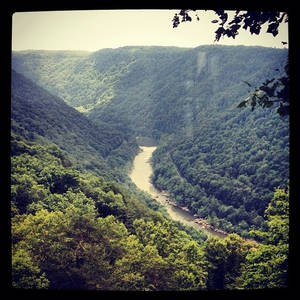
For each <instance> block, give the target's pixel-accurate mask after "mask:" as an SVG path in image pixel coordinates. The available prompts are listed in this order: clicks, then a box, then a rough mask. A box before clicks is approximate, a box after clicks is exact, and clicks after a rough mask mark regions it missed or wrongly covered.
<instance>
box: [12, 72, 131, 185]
mask: <svg viewBox="0 0 300 300" xmlns="http://www.w3.org/2000/svg"><path fill="white" fill-rule="evenodd" d="M11 109H12V114H11V117H12V122H11V129H12V132H14V133H16V134H19V135H21V136H22V137H24V138H26V139H27V140H31V141H35V142H39V143H42V144H51V143H54V144H56V145H58V146H59V147H60V148H61V149H62V150H63V151H66V152H67V153H68V154H69V156H70V158H71V162H72V163H73V164H74V165H76V166H77V167H78V168H79V169H81V170H93V171H94V172H96V173H97V174H99V175H104V176H107V178H115V179H117V177H116V174H113V173H114V172H113V171H112V168H114V167H115V166H116V165H117V167H118V168H121V167H122V166H124V164H126V162H128V160H130V159H132V158H133V157H134V155H135V154H136V152H137V145H136V142H135V140H134V139H132V138H129V137H128V136H126V135H124V134H122V133H120V132H118V131H116V130H113V129H112V128H110V127H109V126H107V125H106V124H104V123H103V124H101V125H100V124H99V123H98V125H96V124H94V123H93V122H91V121H90V120H89V119H87V118H86V117H85V116H84V115H82V114H81V113H79V112H78V111H76V110H75V109H73V108H72V107H70V106H69V105H67V104H66V103H65V102H64V101H62V100H61V99H59V98H58V97H56V96H53V95H52V94H50V93H49V92H47V91H46V90H44V89H43V88H41V87H39V86H37V85H36V84H35V83H33V82H32V81H31V80H29V79H27V78H25V77H24V76H23V75H21V74H18V73H17V72H15V71H14V70H13V71H12V105H11ZM130 147H131V149H129V148H130ZM130 150H131V151H130ZM118 151H119V152H121V157H119V156H118ZM122 151H124V153H122ZM112 152H113V153H114V157H113V158H111V154H112ZM122 159H123V160H122ZM116 160H117V161H118V162H117V163H116Z"/></svg>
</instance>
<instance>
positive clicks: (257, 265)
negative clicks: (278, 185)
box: [240, 189, 289, 289]
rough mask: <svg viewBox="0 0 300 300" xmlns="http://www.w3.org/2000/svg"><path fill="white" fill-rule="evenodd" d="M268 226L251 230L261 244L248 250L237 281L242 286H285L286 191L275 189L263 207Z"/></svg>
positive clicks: (286, 273)
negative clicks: (261, 239) (264, 229)
mask: <svg viewBox="0 0 300 300" xmlns="http://www.w3.org/2000/svg"><path fill="white" fill-rule="evenodd" d="M265 213H266V216H267V219H268V221H267V224H268V230H267V231H266V232H260V231H253V232H252V234H253V235H257V236H259V237H260V238H261V237H263V241H262V244H261V245H260V246H259V247H258V248H257V249H255V250H253V251H251V252H250V253H248V255H247V257H246V262H245V265H244V267H243V269H244V271H243V274H242V275H241V279H240V281H241V282H242V288H247V289H267V288H286V287H287V286H288V256H289V191H285V190H283V189H277V190H276V191H275V193H274V196H273V198H272V201H271V202H270V203H269V205H268V208H267V209H266V212H265Z"/></svg>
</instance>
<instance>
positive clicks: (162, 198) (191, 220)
mask: <svg viewBox="0 0 300 300" xmlns="http://www.w3.org/2000/svg"><path fill="white" fill-rule="evenodd" d="M140 149H141V152H139V153H138V154H137V156H136V157H135V159H134V161H133V166H132V169H131V171H130V173H129V177H130V178H131V180H132V181H133V183H135V185H136V186H137V187H138V188H139V189H140V190H142V191H145V192H147V193H148V194H150V195H151V196H152V197H153V198H154V199H155V200H156V201H157V202H159V203H160V204H162V205H163V206H164V207H165V208H166V210H167V213H168V214H169V216H170V217H171V219H173V220H174V221H180V222H181V223H183V224H184V225H188V226H192V227H194V228H196V229H198V230H199V229H200V230H202V231H204V232H205V233H206V234H207V235H215V236H218V237H221V238H224V237H225V235H224V234H222V233H218V232H215V231H213V230H209V229H206V228H204V227H203V226H201V225H200V224H198V223H195V219H196V217H194V216H193V215H192V214H191V213H189V212H187V211H185V210H183V209H182V208H180V207H176V206H174V205H171V204H170V201H171V202H173V201H172V200H171V199H170V198H169V197H168V196H167V195H166V194H165V193H162V192H159V191H158V190H157V189H156V188H155V187H154V186H153V184H152V183H151V180H150V176H151V174H152V166H151V164H150V159H151V157H152V153H153V152H154V150H155V149H156V147H145V146H140Z"/></svg>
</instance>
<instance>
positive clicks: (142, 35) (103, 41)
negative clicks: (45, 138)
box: [12, 10, 288, 51]
mask: <svg viewBox="0 0 300 300" xmlns="http://www.w3.org/2000/svg"><path fill="white" fill-rule="evenodd" d="M178 12H179V10H77V11H76V10H74V11H72V10H70V11H48V12H47V11H45V12H17V13H14V14H13V20H12V50H16V51H17V50H28V49H31V50H33V49H34V50H42V49H43V50H88V51H97V50H99V49H102V48H117V47H123V46H138V45H139V46H148V45H160V46H177V47H197V46H200V45H207V44H214V39H215V34H214V32H215V30H216V29H217V28H218V26H217V24H213V23H211V21H212V20H214V19H216V17H217V15H216V14H215V13H214V12H213V11H206V12H205V11H199V17H200V21H197V20H196V19H194V20H193V21H192V22H186V23H182V24H180V25H179V27H177V28H173V27H172V19H173V16H174V14H175V13H178ZM279 29H280V30H279V34H278V36H277V37H276V38H274V37H273V36H272V35H271V34H266V33H262V32H261V34H260V35H258V36H256V35H250V33H249V32H247V33H246V32H245V31H244V30H241V31H240V34H239V35H238V36H237V37H236V38H235V39H232V38H221V40H220V41H219V42H217V43H215V44H222V45H247V46H252V45H258V46H265V47H277V48H281V47H282V44H281V41H285V42H288V25H287V23H284V24H281V26H280V28H279ZM262 31H263V30H262ZM265 31H266V29H264V32H265Z"/></svg>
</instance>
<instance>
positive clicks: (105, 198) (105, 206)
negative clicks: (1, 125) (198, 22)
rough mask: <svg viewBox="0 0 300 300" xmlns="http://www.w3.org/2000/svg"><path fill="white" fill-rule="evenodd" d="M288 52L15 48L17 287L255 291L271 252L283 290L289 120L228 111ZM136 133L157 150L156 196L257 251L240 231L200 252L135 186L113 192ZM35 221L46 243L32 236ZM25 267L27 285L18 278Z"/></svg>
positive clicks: (278, 72)
mask: <svg viewBox="0 0 300 300" xmlns="http://www.w3.org/2000/svg"><path fill="white" fill-rule="evenodd" d="M287 54H288V53H287V50H284V49H272V48H263V47H244V46H201V47H197V48H176V47H155V46H149V47H134V46H132V47H123V48H118V49H103V50H100V51H96V52H78V51H74V52H73V51H20V52H13V53H12V69H13V70H12V101H11V103H12V115H11V119H12V121H11V126H12V127H11V129H12V136H13V144H12V145H13V154H12V155H13V156H14V157H13V164H14V165H13V168H12V169H13V176H12V182H13V188H12V194H13V209H12V212H13V216H14V221H13V224H14V234H15V236H16V237H17V238H16V239H15V240H14V243H15V245H14V247H15V248H14V251H15V252H14V255H15V256H14V265H15V266H16V267H15V270H16V275H14V276H15V277H14V278H15V280H16V282H19V284H20V285H24V286H30V284H34V285H35V286H42V287H50V288H67V289H68V288H71V289H73V288H76V287H79V288H80V289H81V288H82V289H89V288H91V289H132V290H162V289H166V290H177V289H188V290H190V289H196V290H197V289H206V288H208V289H223V288H229V289H230V288H233V287H234V288H236V287H242V288H243V287H247V288H251V287H255V288H256V287H258V286H259V284H258V283H257V284H256V281H255V280H254V281H253V278H255V279H257V276H266V278H269V277H268V274H265V273H264V271H261V268H263V270H267V269H268V268H267V267H265V263H266V262H265V261H264V260H263V258H262V257H263V256H264V255H266V257H272V259H271V261H272V263H273V264H272V267H271V268H273V269H274V270H275V271H274V272H273V273H272V274H275V275H274V278H273V277H272V279H271V280H270V282H272V284H274V285H275V286H284V285H285V284H286V283H285V282H286V277H285V276H286V267H285V266H286V264H287V246H288V242H287V239H288V234H287V232H288V225H287V224H288V223H287V222H288V215H287V209H286V208H287V205H288V204H287V202H286V199H288V192H287V189H288V184H289V182H288V181H289V120H288V117H285V118H282V117H280V116H279V115H278V114H277V113H276V108H273V107H271V108H267V109H262V108H256V109H255V110H254V111H251V110H250V109H248V108H245V109H240V108H237V105H238V104H239V102H240V101H241V100H242V99H244V98H245V97H247V96H248V93H249V92H251V90H252V91H253V89H255V87H256V86H259V85H261V84H262V82H264V81H265V80H266V79H271V78H273V77H279V76H282V75H283V74H284V72H285V71H284V67H285V65H286V63H287ZM249 85H251V87H249ZM136 137H140V139H137V140H141V137H144V138H145V137H146V138H148V139H147V140H148V141H151V140H154V141H155V142H156V144H157V150H156V151H155V152H154V154H153V157H152V167H153V176H152V182H153V184H154V185H155V186H156V188H157V189H159V190H164V191H167V192H168V194H169V195H170V197H171V198H172V199H173V200H174V201H175V202H176V203H177V204H178V205H180V206H185V207H186V208H187V209H188V210H189V211H190V212H191V213H192V214H194V215H195V216H197V217H199V218H202V219H204V220H206V222H208V223H210V224H212V225H214V226H215V227H217V228H221V229H223V230H224V231H226V232H227V233H238V234H239V235H241V236H242V237H244V238H251V237H252V233H253V232H252V230H255V232H256V233H257V236H258V237H257V239H258V241H260V242H262V243H263V246H262V247H261V248H259V251H256V250H257V248H256V247H258V246H255V247H254V250H253V245H250V244H247V242H245V241H243V240H242V239H241V238H240V237H239V236H237V235H235V234H233V235H230V234H229V235H228V237H227V238H225V240H224V241H220V240H215V239H207V242H204V240H205V239H206V237H204V236H203V235H201V234H200V235H199V234H196V233H195V232H192V233H191V232H190V231H189V230H188V229H186V228H185V229H184V230H185V231H186V232H188V233H189V234H186V233H184V232H183V231H181V230H179V229H178V227H176V226H175V225H174V224H173V223H171V222H169V221H168V220H167V219H166V218H165V217H164V216H163V215H161V214H160V213H157V212H153V211H152V210H150V209H149V208H146V207H145V206H144V204H141V205H140V204H139V203H140V201H142V202H143V201H144V200H145V199H144V198H143V197H144V196H141V195H139V196H138V195H137V194H134V193H132V192H131V191H130V188H131V187H132V186H131V187H130V185H127V188H124V185H123V187H122V188H121V187H120V186H119V185H118V184H116V182H119V183H122V184H123V183H125V182H126V180H127V183H128V177H127V174H126V173H127V172H128V166H130V165H131V164H132V161H133V158H134V157H135V155H136V154H137V153H138V145H137V141H136ZM145 140H146V139H145ZM29 141H30V142H29ZM52 144H55V145H57V147H58V148H51V146H50V147H48V145H52ZM62 150H63V152H61V151H62ZM59 159H60V160H59ZM47 160H49V162H50V167H47ZM73 167H74V168H73ZM75 168H76V169H77V171H75ZM78 170H80V173H77V172H78ZM91 172H93V175H92V174H91ZM83 173H84V174H83ZM95 174H96V175H97V176H98V177H95V176H94V175H95ZM99 176H100V177H99ZM108 181H109V182H108ZM125 184H126V183H125ZM278 187H280V188H281V189H280V190H278ZM274 192H275V193H274ZM276 205H277V206H276ZM154 206H155V205H153V207H154ZM156 209H157V207H156ZM48 220H51V221H49V222H50V223H49V222H48ZM274 220H277V221H278V222H277V221H276V222H275V223H276V224H275V223H274ZM47 222H48V223H47ZM65 223H66V224H68V226H69V228H71V229H69V228H66V227H65V225H64V224H65ZM36 224H38V227H37V228H38V231H39V234H41V235H40V236H41V237H42V236H43V235H47V237H48V238H49V240H51V241H53V242H54V246H52V245H51V243H49V245H48V244H47V243H46V244H45V243H44V242H43V241H40V240H39V239H38V238H37V239H32V235H31V233H30V232H31V231H30V230H31V229H30V228H35V225H36ZM39 224H42V225H41V226H39ZM47 224H52V225H51V226H52V227H51V226H50V229H51V230H52V231H51V230H50V231H49V230H48V229H47V228H48V227H47V226H48V225H47ZM278 224H281V225H282V226H281V225H280V226H281V227H280V228H279V227H278V228H277V227H276V226H277V225H278ZM278 226H279V225H278ZM268 230H269V231H268ZM251 232H252V233H251ZM57 236H58V241H57ZM191 236H194V238H192V237H191ZM19 240H20V241H21V242H19ZM23 240H24V241H26V242H25V243H22V242H23ZM195 240H197V242H195ZM99 241H101V242H100V244H99ZM26 245H30V246H29V247H28V248H27V246H26ZM41 246H43V247H44V248H41V249H44V250H45V251H46V252H45V253H47V259H48V260H47V259H44V256H43V253H42V252H39V249H40V247H41ZM56 246H57V247H56ZM264 247H265V248H264ZM272 247H273V248H272ZM271 248H272V249H271ZM61 249H63V250H62V252H61ZM220 249H221V250H220ZM222 249H223V250H224V251H223V250H222ZM233 249H234V250H233ZM270 249H271V250H270ZM252 250H253V251H252ZM268 251H269V252H268ZM60 253H62V254H60ZM103 253H104V254H105V255H104V254H103ZM107 253H109V255H108V254H107ZM225 253H226V254H225ZM249 253H251V255H248V254H249ZM106 254H107V255H106ZM275 254H276V255H277V254H278V255H277V256H276V255H275ZM60 255H62V256H61V257H62V258H63V259H61V260H60V259H59V258H60ZM247 255H248V256H247ZM256 255H257V256H256ZM260 255H262V256H260ZM275 256H276V257H275ZM268 261H270V259H268ZM135 262H136V264H135ZM232 262H234V263H232ZM253 266H255V267H253ZM268 267H269V266H268ZM28 269H30V274H31V275H32V277H33V278H34V279H35V280H33V283H31V282H30V281H29V280H28V276H27V275H26V276H27V277H26V276H25V275H24V274H28ZM273 269H272V270H273ZM20 270H21V271H20ZM22 270H23V271H24V270H25V271H24V274H23V273H22V272H23V271H22ZM245 270H246V271H245ZM247 270H248V271H247ZM253 270H255V271H254V274H253V278H252V277H251V276H252V275H251V274H252V273H251V272H252V271H253ZM268 270H269V269H268ZM278 270H280V271H279V272H277V271H278ZM282 270H283V271H282ZM281 271H282V272H283V273H282V272H281ZM276 272H277V273H276ZM20 274H21V275H22V276H23V277H22V276H21V275H20ZM242 274H244V275H242ZM257 274H259V275H257ZM262 274H263V275H262ZM282 274H283V275H282ZM24 276H25V277H24ZM243 276H244V277H243ZM247 276H249V278H250V277H251V278H250V279H249V278H248V277H247ZM20 278H21V279H22V280H23V278H25V279H24V280H25V281H22V280H21V279H20ZM65 278H67V280H64V279H65ZM219 278H222V280H219ZM248 279H249V280H248ZM262 281H263V279H262ZM258 282H260V281H259V280H258ZM274 282H275V283H274Z"/></svg>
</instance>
